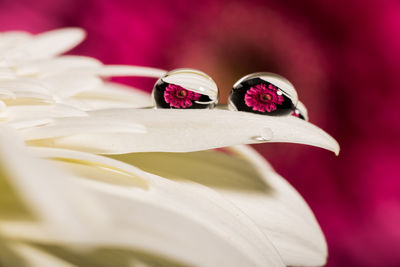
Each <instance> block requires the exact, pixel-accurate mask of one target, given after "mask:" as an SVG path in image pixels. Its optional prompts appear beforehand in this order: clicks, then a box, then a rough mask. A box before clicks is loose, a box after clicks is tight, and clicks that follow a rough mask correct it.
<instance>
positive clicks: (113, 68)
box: [93, 65, 166, 78]
mask: <svg viewBox="0 0 400 267" xmlns="http://www.w3.org/2000/svg"><path fill="white" fill-rule="evenodd" d="M93 71H94V72H93V74H96V75H99V76H105V77H108V76H141V77H153V78H159V77H161V76H162V75H164V74H165V73H166V71H165V70H162V69H156V68H148V67H138V66H123V65H106V66H103V67H101V68H97V69H93Z"/></svg>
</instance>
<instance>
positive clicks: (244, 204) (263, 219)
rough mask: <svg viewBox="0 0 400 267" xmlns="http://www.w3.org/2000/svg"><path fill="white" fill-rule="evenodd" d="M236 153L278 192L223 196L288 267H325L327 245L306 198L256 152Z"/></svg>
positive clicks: (248, 149) (242, 148)
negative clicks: (250, 220) (262, 233)
mask: <svg viewBox="0 0 400 267" xmlns="http://www.w3.org/2000/svg"><path fill="white" fill-rule="evenodd" d="M234 150H235V151H237V152H239V153H240V154H241V155H243V156H245V157H246V158H247V159H248V160H249V161H250V162H251V163H252V164H253V166H254V167H255V168H256V169H257V172H258V173H259V174H260V175H261V177H262V178H263V179H264V181H265V182H268V183H269V184H270V185H271V186H272V187H273V188H275V190H276V193H275V194H274V195H268V196H266V195H264V196H252V195H248V194H240V193H239V192H227V194H224V196H226V197H227V198H228V199H232V202H233V203H235V204H236V205H237V206H238V207H239V208H241V209H242V210H243V211H245V212H246V214H248V215H249V216H250V217H251V218H253V219H254V220H255V221H256V223H257V225H258V226H259V227H260V228H261V229H263V230H264V231H266V232H267V233H268V236H269V237H270V239H271V240H272V242H273V244H274V245H275V246H276V247H277V248H278V250H279V252H280V254H281V256H282V258H283V260H284V262H285V264H286V265H288V266H322V265H324V264H325V263H326V258H327V254H328V252H327V245H326V241H325V238H324V235H323V233H322V231H321V229H320V227H319V225H318V223H317V221H316V219H315V216H314V214H313V213H312V211H311V209H310V208H309V207H308V205H307V204H306V202H305V201H304V200H303V198H302V197H301V196H300V195H299V193H298V192H297V191H296V190H295V189H294V188H293V187H292V186H291V185H290V184H289V183H288V182H287V181H286V180H284V179H283V178H282V177H280V176H279V175H278V174H277V173H276V172H275V171H273V170H272V168H271V167H270V166H268V165H267V164H266V161H265V159H264V158H263V157H262V156H261V155H260V154H258V153H257V152H256V151H255V150H254V149H252V148H251V147H248V146H237V147H235V148H234ZM261 210H262V211H261ZM260 211H261V212H260Z"/></svg>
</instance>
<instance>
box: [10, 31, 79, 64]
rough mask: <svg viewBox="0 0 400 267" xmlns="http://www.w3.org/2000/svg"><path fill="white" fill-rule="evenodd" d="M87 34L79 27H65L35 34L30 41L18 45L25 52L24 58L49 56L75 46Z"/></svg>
mask: <svg viewBox="0 0 400 267" xmlns="http://www.w3.org/2000/svg"><path fill="white" fill-rule="evenodd" d="M85 36H86V33H85V31H83V30H82V29H79V28H64V29H59V30H53V31H48V32H45V33H41V34H38V35H35V36H33V37H32V38H31V39H30V40H29V41H27V42H24V43H23V45H21V46H19V47H17V51H18V52H19V51H21V53H23V54H24V56H25V58H24V60H34V59H40V58H49V57H53V56H56V55H59V54H62V53H64V52H67V51H68V50H70V49H72V48H74V47H75V46H76V45H78V44H79V43H80V42H81V41H82V40H83V39H84V38H85Z"/></svg>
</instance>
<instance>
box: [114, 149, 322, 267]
mask: <svg viewBox="0 0 400 267" xmlns="http://www.w3.org/2000/svg"><path fill="white" fill-rule="evenodd" d="M235 152H240V155H241V156H242V155H244V156H245V157H246V158H245V159H243V158H242V157H237V156H236V157H233V156H232V155H226V154H223V153H218V152H213V151H204V152H195V153H185V154H182V153H133V154H129V155H116V156H113V157H114V158H116V159H119V160H121V161H124V162H127V163H129V164H132V165H135V166H137V167H140V168H142V169H143V170H146V171H149V172H153V173H155V174H158V175H162V176H164V177H166V178H169V179H171V180H173V181H176V182H180V183H183V184H185V185H186V186H188V187H192V188H196V187H197V186H199V185H198V184H202V185H204V186H207V187H208V188H212V189H214V190H215V191H217V192H218V193H219V194H221V195H222V196H223V197H224V198H225V199H226V200H229V201H231V202H232V203H233V204H235V205H236V206H237V207H238V208H240V209H241V210H242V211H243V212H244V213H245V214H246V215H248V216H249V217H250V218H251V219H252V220H253V221H254V222H255V223H256V224H257V226H258V227H259V228H260V229H262V230H263V231H264V233H265V234H266V235H267V236H268V237H269V239H270V240H271V241H272V242H273V244H274V246H275V247H276V248H277V249H278V251H279V253H280V254H281V256H282V258H283V260H284V262H285V264H286V265H289V266H320V265H323V264H324V263H325V261H326V255H327V251H326V243H325V240H324V237H323V234H322V232H321V230H320V228H319V226H318V223H317V222H316V220H315V218H314V216H313V214H312V212H311V210H310V209H309V207H308V206H307V204H306V203H305V202H304V200H303V199H302V198H301V196H300V195H299V194H298V193H297V192H296V191H295V190H294V189H293V188H292V187H291V186H290V185H289V184H288V183H287V182H286V181H285V180H284V179H283V178H281V177H280V176H279V175H278V174H276V173H275V171H273V169H272V168H270V167H269V166H268V164H267V163H266V162H265V160H263V159H262V158H261V156H260V155H259V154H257V153H256V152H254V151H253V150H252V149H251V148H250V147H246V146H240V147H237V148H235ZM249 161H250V162H249Z"/></svg>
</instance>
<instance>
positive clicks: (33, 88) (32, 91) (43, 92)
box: [0, 79, 54, 103]
mask: <svg viewBox="0 0 400 267" xmlns="http://www.w3.org/2000/svg"><path fill="white" fill-rule="evenodd" d="M0 90H1V91H0V94H1V93H3V95H5V96H6V98H7V96H8V94H9V93H8V92H11V93H12V98H15V99H17V98H32V99H37V100H41V101H43V102H48V103H50V102H54V96H53V95H52V94H51V93H50V92H49V90H48V88H47V87H46V86H45V85H44V84H42V83H40V82H38V81H36V80H32V79H19V80H3V81H0Z"/></svg>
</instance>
